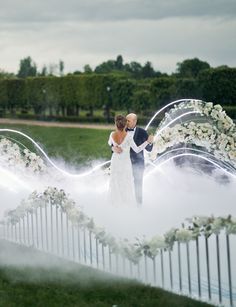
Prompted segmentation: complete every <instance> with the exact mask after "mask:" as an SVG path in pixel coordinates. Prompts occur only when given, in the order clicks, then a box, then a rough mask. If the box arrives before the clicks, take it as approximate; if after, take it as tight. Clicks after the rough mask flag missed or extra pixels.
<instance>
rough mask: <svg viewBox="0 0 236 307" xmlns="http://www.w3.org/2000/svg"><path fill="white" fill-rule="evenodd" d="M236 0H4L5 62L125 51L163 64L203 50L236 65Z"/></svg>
mask: <svg viewBox="0 0 236 307" xmlns="http://www.w3.org/2000/svg"><path fill="white" fill-rule="evenodd" d="M235 15H236V0H214V1H213V0H126V1H125V0H83V1H82V0H66V1H65V0H40V1H39V0H38V1H35V0H28V1H27V0H8V1H5V0H0V69H1V70H5V71H8V72H14V73H16V72H17V71H18V69H19V63H20V60H21V59H23V58H25V57H27V56H31V58H32V59H33V60H34V62H35V63H36V64H37V67H38V69H39V70H41V69H42V67H43V65H46V66H50V65H52V64H57V63H59V60H62V61H63V62H64V64H65V72H66V73H67V72H73V71H76V70H80V71H83V67H84V66H85V65H86V64H90V66H91V67H92V68H93V69H94V68H95V67H96V66H97V65H99V64H101V63H102V62H104V61H107V60H109V59H116V57H117V55H120V54H121V55H122V56H123V59H124V62H125V63H127V62H131V61H137V62H140V63H141V64H142V65H143V64H145V63H146V62H147V61H150V62H151V63H152V64H153V67H154V68H155V69H156V70H158V71H161V72H163V73H164V72H166V73H172V72H175V70H176V64H177V63H178V62H182V61H183V60H185V59H190V58H194V57H197V58H199V59H200V60H202V61H207V62H208V63H209V64H210V65H211V66H212V67H217V66H221V65H228V66H230V67H236V18H235Z"/></svg>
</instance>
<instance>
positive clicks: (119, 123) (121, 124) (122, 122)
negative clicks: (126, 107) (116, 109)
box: [115, 115, 127, 130]
mask: <svg viewBox="0 0 236 307" xmlns="http://www.w3.org/2000/svg"><path fill="white" fill-rule="evenodd" d="M126 122H127V120H126V118H125V116H123V115H117V116H116V117H115V124H116V127H117V128H118V129H119V130H123V129H124V128H125V126H126Z"/></svg>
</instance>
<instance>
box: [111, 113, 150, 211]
mask: <svg viewBox="0 0 236 307" xmlns="http://www.w3.org/2000/svg"><path fill="white" fill-rule="evenodd" d="M136 124H137V115H136V114H134V113H131V114H128V115H127V116H126V117H125V116H123V115H117V116H116V117H115V126H116V130H115V131H113V132H111V134H110V137H109V140H108V144H109V145H110V146H111V148H112V152H113V153H112V158H111V167H110V168H111V176H110V183H109V201H110V202H111V204H112V205H114V206H119V207H121V206H138V207H141V205H142V187H143V173H144V155H143V150H144V149H146V150H147V151H151V150H152V142H153V136H151V135H150V136H148V134H147V131H146V130H144V129H142V128H140V127H137V126H136Z"/></svg>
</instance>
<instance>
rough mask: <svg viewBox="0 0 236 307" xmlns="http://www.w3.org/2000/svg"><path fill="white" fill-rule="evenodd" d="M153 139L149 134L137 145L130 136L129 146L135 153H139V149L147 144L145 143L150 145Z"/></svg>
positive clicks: (142, 148)
mask: <svg viewBox="0 0 236 307" xmlns="http://www.w3.org/2000/svg"><path fill="white" fill-rule="evenodd" d="M152 141H153V137H152V136H149V137H148V139H147V141H145V142H144V143H143V144H141V145H139V146H137V145H136V144H135V142H134V139H133V138H132V139H131V145H130V146H131V148H132V149H133V150H134V151H135V152H136V153H139V152H140V151H142V150H144V148H145V147H146V146H147V145H150V144H151V143H152Z"/></svg>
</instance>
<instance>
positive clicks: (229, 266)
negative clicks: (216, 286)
mask: <svg viewBox="0 0 236 307" xmlns="http://www.w3.org/2000/svg"><path fill="white" fill-rule="evenodd" d="M226 248H227V262H228V279H229V299H230V306H233V293H232V278H231V261H230V244H229V235H228V234H226Z"/></svg>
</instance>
